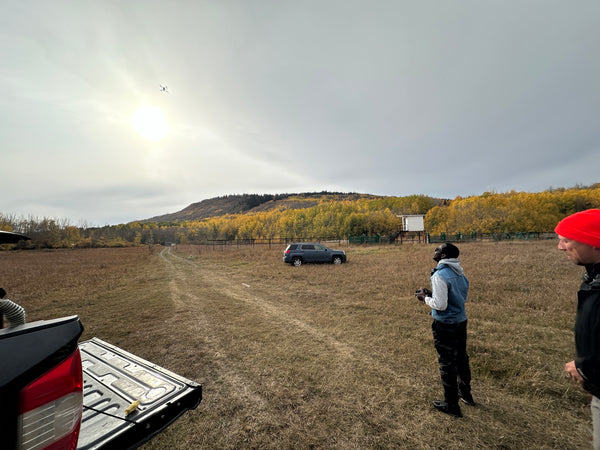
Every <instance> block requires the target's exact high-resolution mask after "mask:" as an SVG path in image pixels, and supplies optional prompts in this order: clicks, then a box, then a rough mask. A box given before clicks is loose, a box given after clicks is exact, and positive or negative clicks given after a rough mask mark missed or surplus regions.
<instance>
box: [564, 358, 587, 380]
mask: <svg viewBox="0 0 600 450" xmlns="http://www.w3.org/2000/svg"><path fill="white" fill-rule="evenodd" d="M565 372H566V373H567V376H568V377H569V378H572V379H573V380H575V381H577V382H578V383H579V384H583V378H582V376H581V375H580V374H579V372H578V371H577V367H575V361H570V362H568V363H566V364H565Z"/></svg>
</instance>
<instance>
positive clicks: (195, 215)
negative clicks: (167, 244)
mask: <svg viewBox="0 0 600 450" xmlns="http://www.w3.org/2000/svg"><path fill="white" fill-rule="evenodd" d="M375 198H378V196H375V195H369V194H356V193H342V192H325V191H324V192H314V193H303V194H240V195H226V196H223V197H215V198H210V199H206V200H202V201H201V202H198V203H192V204H191V205H190V206H188V207H186V208H184V209H182V210H181V211H178V212H175V213H171V214H163V215H161V216H155V217H151V218H150V219H144V220H140V221H139V222H141V223H149V222H180V221H184V220H201V219H207V218H210V217H218V216H224V215H227V214H245V213H249V212H259V211H271V210H274V209H276V210H284V209H304V208H311V207H313V206H317V205H318V204H319V203H322V202H325V201H342V200H359V199H375Z"/></svg>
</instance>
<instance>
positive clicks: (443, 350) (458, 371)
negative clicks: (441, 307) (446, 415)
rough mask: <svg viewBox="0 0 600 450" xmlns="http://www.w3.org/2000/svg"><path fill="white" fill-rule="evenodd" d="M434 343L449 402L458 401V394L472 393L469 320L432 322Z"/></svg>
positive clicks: (454, 402) (445, 394) (446, 397)
mask: <svg viewBox="0 0 600 450" xmlns="http://www.w3.org/2000/svg"><path fill="white" fill-rule="evenodd" d="M431 330H432V331H433V344H434V345H435V349H436V350H437V354H438V362H439V363H440V377H441V378H442V385H443V386H444V397H445V400H446V402H448V403H449V404H456V403H458V394H459V392H460V393H461V395H463V394H464V395H467V394H470V393H471V368H470V367H469V355H467V321H466V320H465V321H464V322H461V323H443V322H440V321H439V320H434V321H433V323H432V324H431Z"/></svg>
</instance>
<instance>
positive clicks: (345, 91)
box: [0, 0, 600, 226]
mask: <svg viewBox="0 0 600 450" xmlns="http://www.w3.org/2000/svg"><path fill="white" fill-rule="evenodd" d="M0 61H1V63H0V89H1V92H2V96H1V97H0V155H1V157H2V169H3V170H2V175H3V176H2V178H3V179H2V185H3V193H2V194H1V196H0V199H1V200H0V213H1V214H3V215H16V216H17V217H22V216H25V217H30V216H32V217H48V218H59V219H62V220H68V221H69V222H70V223H71V224H73V225H82V224H84V225H99V226H101V225H107V224H118V223H126V222H130V221H133V220H138V219H146V218H149V217H153V216H156V215H161V214H166V213H172V212H176V211H179V210H181V209H183V208H184V207H186V206H188V205H189V204H191V203H195V202H198V201H201V200H203V199H207V198H212V197H216V196H223V195H229V194H252V193H255V194H264V193H292V192H294V193H295V192H315V191H322V190H329V191H341V192H360V193H369V194H378V195H393V196H406V195H411V194H425V195H430V196H435V197H444V198H454V197H456V196H458V195H460V196H469V195H479V194H481V193H483V192H485V191H495V192H507V191H511V190H516V191H527V192H540V191H543V190H546V189H548V188H550V187H572V186H575V185H577V184H583V185H588V184H592V183H595V182H599V181H600V179H599V177H598V155H599V154H600V153H599V150H600V121H599V119H600V1H598V0H589V1H588V0H574V1H569V2H566V1H564V0H437V1H427V0H419V1H414V0H410V1H409V0H389V1H382V0H314V1H313V0H311V1H308V0H289V1H288V0H211V1H208V0H205V1H203V0H190V1H178V0H173V1H164V0H162V1H151V0H143V1H142V0H138V1H135V0H128V1H122V0H114V1H105V0H93V1H92V0H89V1H88V0H73V1H60V0H58V1H45V0H40V1H27V0H25V1H24V0H19V1H17V0H14V1H12V0H7V1H5V2H3V5H2V14H1V15H0ZM161 84H163V85H166V86H167V87H168V92H163V91H162V90H161V89H160V85H161ZM142 105H151V106H153V107H156V108H159V109H160V110H162V112H163V113H164V116H165V117H166V120H167V122H168V126H169V132H168V134H167V136H166V137H165V138H164V139H162V140H158V141H150V140H147V139H145V138H143V137H142V136H141V135H140V134H138V132H136V130H135V129H134V128H133V126H132V124H131V118H132V116H133V114H134V112H135V111H136V110H137V109H138V107H140V106H142Z"/></svg>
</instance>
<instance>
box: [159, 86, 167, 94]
mask: <svg viewBox="0 0 600 450" xmlns="http://www.w3.org/2000/svg"><path fill="white" fill-rule="evenodd" d="M158 86H159V87H160V90H161V92H166V93H167V94H168V93H169V89H168V88H167V85H166V84H159V85H158Z"/></svg>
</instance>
